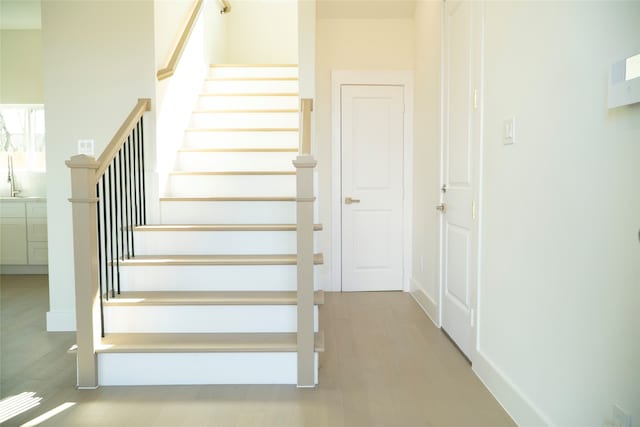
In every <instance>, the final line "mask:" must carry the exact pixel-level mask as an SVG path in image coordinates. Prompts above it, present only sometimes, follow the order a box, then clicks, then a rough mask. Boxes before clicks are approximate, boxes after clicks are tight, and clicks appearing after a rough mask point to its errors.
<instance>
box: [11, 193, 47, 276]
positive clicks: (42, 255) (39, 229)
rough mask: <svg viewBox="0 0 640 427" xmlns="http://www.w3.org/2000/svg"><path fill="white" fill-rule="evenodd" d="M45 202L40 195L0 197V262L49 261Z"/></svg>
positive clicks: (22, 264)
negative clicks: (25, 197) (22, 197)
mask: <svg viewBox="0 0 640 427" xmlns="http://www.w3.org/2000/svg"><path fill="white" fill-rule="evenodd" d="M47 248H48V244H47V204H46V202H44V201H43V200H42V199H4V200H0V264H1V265H8V266H11V265H13V266H29V265H33V266H43V265H46V264H47V262H48V250H47Z"/></svg>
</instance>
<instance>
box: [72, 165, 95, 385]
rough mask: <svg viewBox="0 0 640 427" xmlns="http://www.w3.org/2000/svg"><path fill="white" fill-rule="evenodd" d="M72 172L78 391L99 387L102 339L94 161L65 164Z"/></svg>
mask: <svg viewBox="0 0 640 427" xmlns="http://www.w3.org/2000/svg"><path fill="white" fill-rule="evenodd" d="M66 164H67V166H68V167H69V169H71V199H69V201H70V202H71V203H72V213H73V260H74V269H75V291H76V331H77V332H76V337H77V338H76V339H77V342H76V343H77V345H78V351H77V361H78V388H95V387H97V386H98V365H97V356H96V351H95V350H96V346H97V345H98V344H99V342H100V339H101V334H102V331H101V326H100V289H99V286H98V246H97V243H96V242H97V241H98V237H97V217H96V203H97V201H98V199H97V197H96V177H95V174H96V169H97V168H98V164H97V162H96V160H95V159H94V158H93V157H89V156H85V155H78V156H73V157H72V158H71V159H70V160H68V161H67V162H66Z"/></svg>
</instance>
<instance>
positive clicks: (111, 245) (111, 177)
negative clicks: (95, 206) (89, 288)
mask: <svg viewBox="0 0 640 427" xmlns="http://www.w3.org/2000/svg"><path fill="white" fill-rule="evenodd" d="M112 168H113V164H110V165H109V247H110V249H111V297H112V298H115V297H116V288H115V285H114V280H115V279H114V275H115V273H114V269H115V266H114V264H115V262H114V256H113V255H114V251H113V234H114V227H113V171H112Z"/></svg>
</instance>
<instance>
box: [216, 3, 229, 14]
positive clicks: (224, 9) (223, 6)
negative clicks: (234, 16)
mask: <svg viewBox="0 0 640 427" xmlns="http://www.w3.org/2000/svg"><path fill="white" fill-rule="evenodd" d="M219 1H220V7H221V9H220V14H224V13H229V12H231V3H229V2H228V1H227V0H219Z"/></svg>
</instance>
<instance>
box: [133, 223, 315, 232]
mask: <svg viewBox="0 0 640 427" xmlns="http://www.w3.org/2000/svg"><path fill="white" fill-rule="evenodd" d="M133 229H134V231H295V230H296V225H295V224H155V225H138V226H136V227H133ZM313 229H314V230H315V231H321V230H322V224H314V226H313Z"/></svg>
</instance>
